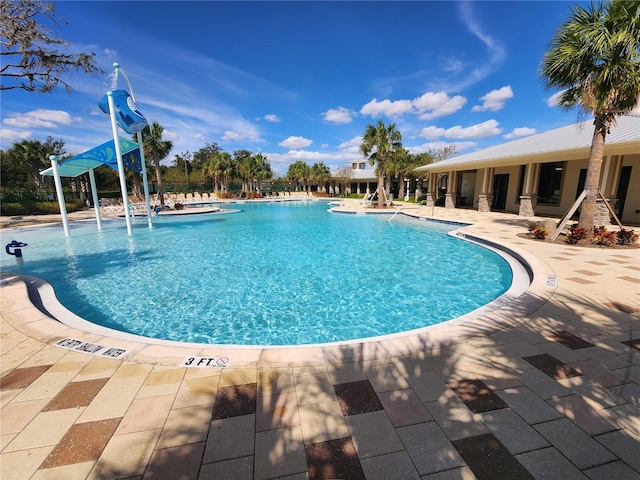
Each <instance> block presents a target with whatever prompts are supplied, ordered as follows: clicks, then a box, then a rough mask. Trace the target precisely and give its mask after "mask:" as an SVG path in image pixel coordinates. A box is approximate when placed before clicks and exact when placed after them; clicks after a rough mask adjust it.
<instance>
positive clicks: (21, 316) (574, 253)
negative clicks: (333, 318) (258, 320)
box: [0, 209, 640, 480]
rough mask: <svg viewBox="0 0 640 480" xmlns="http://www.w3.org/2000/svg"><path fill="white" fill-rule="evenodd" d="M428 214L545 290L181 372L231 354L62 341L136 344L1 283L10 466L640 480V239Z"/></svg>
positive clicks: (0, 394) (102, 473)
mask: <svg viewBox="0 0 640 480" xmlns="http://www.w3.org/2000/svg"><path fill="white" fill-rule="evenodd" d="M415 211H416V212H420V214H421V215H425V216H430V215H431V210H430V209H429V210H428V211H427V210H426V209H421V210H419V211H418V210H415ZM435 214H436V217H439V218H451V219H453V220H461V221H469V222H471V223H473V226H471V227H467V228H466V229H465V231H466V232H467V233H472V234H474V235H477V236H481V237H483V238H486V239H489V240H492V241H498V242H501V243H505V244H508V245H509V246H511V247H512V248H514V249H516V250H519V251H521V252H526V253H527V254H528V255H530V254H533V255H534V256H535V257H534V258H537V259H539V260H540V265H541V267H540V268H539V269H537V270H536V269H534V270H535V271H536V272H537V273H538V276H540V274H541V272H543V273H544V272H547V273H548V272H549V271H551V272H552V273H553V275H549V276H548V277H547V278H542V279H540V278H537V282H538V283H540V282H542V283H543V284H544V283H545V282H547V283H552V284H553V285H552V286H550V287H549V290H548V291H546V293H544V292H545V290H544V286H543V287H542V288H541V289H539V290H538V292H543V293H544V294H543V295H542V296H541V297H540V298H539V299H538V301H537V303H536V299H534V298H533V297H535V296H536V295H537V293H536V291H533V294H532V293H530V294H529V297H530V298H529V299H528V300H527V302H524V303H521V304H520V305H519V306H517V307H513V306H512V307H508V306H507V308H506V309H501V310H498V311H497V312H494V313H493V314H491V315H492V316H491V318H492V321H493V322H494V324H493V327H492V328H491V329H488V330H486V331H484V332H483V331H482V329H481V328H479V327H478V326H477V325H476V327H474V328H471V327H468V326H467V327H465V326H464V325H463V326H459V327H456V328H452V329H448V328H444V329H443V330H442V331H441V332H439V333H437V334H433V335H432V334H428V335H416V336H413V337H411V336H409V337H406V338H402V339H400V340H397V341H392V342H374V343H369V344H357V345H352V346H344V347H340V348H327V349H320V350H314V351H307V350H305V349H278V350H257V351H254V352H251V351H249V350H238V351H232V352H231V353H230V354H229V356H230V358H231V362H230V364H229V366H228V367H227V368H188V367H184V366H180V361H181V360H184V358H185V357H189V356H193V358H196V357H198V356H209V357H211V356H215V355H219V351H218V350H216V349H215V348H209V349H208V350H207V349H201V350H199V351H198V350H193V349H191V350H190V349H187V348H182V349H181V348H169V347H163V346H157V345H155V346H154V345H150V346H146V347H144V348H141V349H140V350H139V351H138V352H137V354H136V355H132V356H131V357H126V358H125V359H123V360H121V359H114V358H107V357H106V356H101V355H96V354H91V353H84V352H79V351H77V350H72V349H70V348H71V347H73V345H67V348H63V347H60V346H55V345H53V344H54V343H56V342H57V341H60V340H61V339H64V338H79V339H80V340H82V341H85V342H90V343H91V342H93V343H94V344H95V343H102V344H106V345H112V346H124V347H125V348H129V349H130V350H136V347H135V345H134V344H133V343H131V342H126V341H123V340H121V339H119V338H109V337H104V336H100V335H97V334H95V333H83V332H80V331H78V330H74V329H71V328H68V327H65V326H62V325H60V324H57V323H56V322H54V321H53V320H51V319H49V318H47V317H45V316H44V315H43V314H41V313H40V312H39V311H38V310H35V309H34V308H33V307H32V306H31V304H30V303H29V302H28V300H27V299H26V293H25V292H26V290H25V287H24V285H23V284H22V282H20V281H18V280H17V279H15V278H8V280H6V281H5V282H4V283H3V286H2V287H0V294H1V299H2V306H1V319H2V323H1V324H0V346H1V353H2V356H1V364H0V367H1V373H0V376H1V378H0V402H1V403H0V406H1V410H0V433H1V435H0V449H1V451H0V477H1V478H2V479H7V480H9V479H16V480H26V479H117V478H122V479H125V478H144V479H164V478H166V479H216V480H218V479H234V480H242V479H252V478H254V479H274V478H281V479H285V478H286V479H290V480H294V479H330V478H342V479H350V480H355V479H368V480H371V479H438V480H444V479H473V478H478V479H530V478H536V479H551V478H559V479H563V480H569V479H583V478H584V479H637V478H640V351H639V350H640V250H638V249H606V248H582V247H574V246H568V245H563V244H550V243H546V242H536V241H532V240H529V239H523V238H521V237H519V236H518V234H519V233H524V232H525V231H526V228H525V227H526V224H527V221H526V220H523V219H520V218H518V217H517V216H513V215H501V214H494V213H492V214H481V213H478V212H473V211H467V210H455V211H450V210H444V209H436V210H435ZM416 248H419V247H416ZM545 269H546V270H545ZM556 284H557V287H556ZM525 296H526V295H525ZM516 303H517V302H516ZM527 305H529V307H530V308H528V309H527V308H526V306H527ZM532 305H535V307H531V306H532ZM520 309H522V311H524V312H525V313H524V315H519V314H518V311H520ZM509 317H511V318H509ZM483 318H484V317H483ZM487 318H489V317H487ZM483 321H484V320H483ZM496 326H497V327H496ZM256 352H257V353H256ZM201 366H202V365H201Z"/></svg>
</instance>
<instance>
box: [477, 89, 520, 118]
mask: <svg viewBox="0 0 640 480" xmlns="http://www.w3.org/2000/svg"><path fill="white" fill-rule="evenodd" d="M511 98H513V90H511V86H510V85H507V86H505V87H502V88H499V89H497V90H491V91H490V92H489V93H487V94H486V95H483V96H482V97H480V100H482V102H483V104H482V105H474V107H473V108H472V109H471V111H472V112H486V111H488V110H489V111H492V112H496V111H498V110H502V109H503V108H504V104H505V102H506V101H507V100H509V99H511Z"/></svg>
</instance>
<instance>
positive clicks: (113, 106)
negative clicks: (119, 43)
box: [98, 62, 152, 235]
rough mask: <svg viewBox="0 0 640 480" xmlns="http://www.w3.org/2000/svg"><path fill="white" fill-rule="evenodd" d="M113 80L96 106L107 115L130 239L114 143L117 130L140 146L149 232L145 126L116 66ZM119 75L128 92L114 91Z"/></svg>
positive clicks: (124, 188) (123, 184)
mask: <svg viewBox="0 0 640 480" xmlns="http://www.w3.org/2000/svg"><path fill="white" fill-rule="evenodd" d="M113 70H114V71H113V77H112V81H111V90H109V91H108V92H107V93H106V95H104V96H103V97H102V99H101V100H100V101H99V102H98V106H99V107H100V110H102V111H103V112H104V113H106V114H107V115H109V117H110V118H111V130H112V133H113V143H114V145H115V150H116V152H115V153H116V159H117V162H118V176H119V178H120V191H121V193H122V203H123V205H124V211H125V220H126V223H127V233H128V234H129V235H131V219H130V217H129V197H128V195H127V182H126V179H125V175H124V162H123V160H122V152H121V150H120V142H119V141H118V126H120V128H121V129H122V130H124V131H125V132H126V133H128V134H131V135H134V134H135V135H136V136H137V140H138V145H140V161H141V164H142V181H143V185H144V196H145V200H146V210H147V221H148V223H149V228H152V220H151V202H150V201H149V181H148V179H147V168H146V167H147V163H146V161H145V158H144V148H143V144H142V129H143V128H144V127H146V126H147V125H148V123H147V120H146V119H145V118H144V115H142V113H141V112H140V110H139V109H138V106H137V105H136V99H135V96H134V94H133V88H132V87H131V82H130V81H129V77H127V74H126V73H125V72H124V70H122V69H121V68H120V64H119V63H117V62H115V63H114V64H113ZM119 73H121V74H122V76H123V77H124V79H125V80H126V82H127V85H128V87H129V91H130V92H131V95H129V92H127V91H126V90H117V89H115V87H116V86H117V83H118V74H119Z"/></svg>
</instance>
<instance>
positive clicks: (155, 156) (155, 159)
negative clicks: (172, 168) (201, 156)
mask: <svg viewBox="0 0 640 480" xmlns="http://www.w3.org/2000/svg"><path fill="white" fill-rule="evenodd" d="M163 132H164V127H163V126H162V125H160V124H159V123H158V122H153V123H152V124H151V125H147V126H146V127H144V128H143V129H142V132H141V133H142V143H143V148H144V157H145V159H147V160H149V161H150V162H151V163H152V164H153V166H154V167H155V169H156V182H157V184H158V198H159V199H160V206H164V190H163V189H162V172H161V171H160V161H162V160H164V159H165V158H166V157H167V156H168V155H169V152H170V151H171V149H172V148H173V142H172V141H171V140H163V139H162V133H163ZM136 135H137V134H136Z"/></svg>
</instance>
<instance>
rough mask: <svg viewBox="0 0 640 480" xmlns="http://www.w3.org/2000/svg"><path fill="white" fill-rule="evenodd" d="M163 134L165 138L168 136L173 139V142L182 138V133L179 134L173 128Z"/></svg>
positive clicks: (168, 138)
mask: <svg viewBox="0 0 640 480" xmlns="http://www.w3.org/2000/svg"><path fill="white" fill-rule="evenodd" d="M162 136H163V138H166V139H167V140H171V141H172V142H174V141H175V140H177V139H178V138H180V135H178V134H177V133H176V132H172V131H171V130H164V131H163V132H162Z"/></svg>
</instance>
